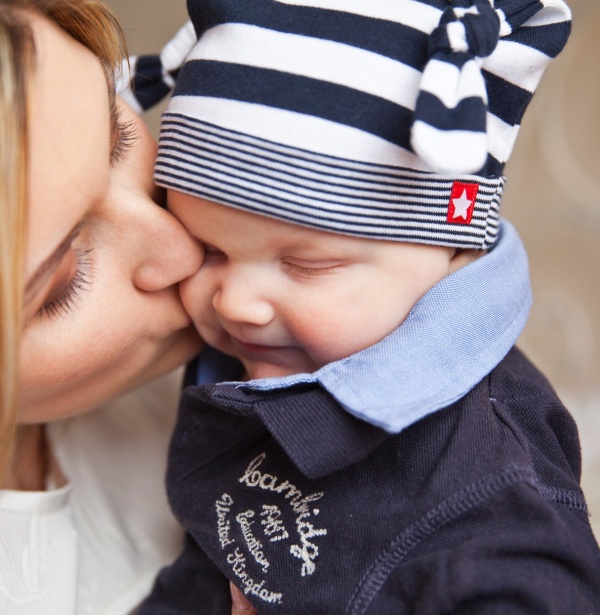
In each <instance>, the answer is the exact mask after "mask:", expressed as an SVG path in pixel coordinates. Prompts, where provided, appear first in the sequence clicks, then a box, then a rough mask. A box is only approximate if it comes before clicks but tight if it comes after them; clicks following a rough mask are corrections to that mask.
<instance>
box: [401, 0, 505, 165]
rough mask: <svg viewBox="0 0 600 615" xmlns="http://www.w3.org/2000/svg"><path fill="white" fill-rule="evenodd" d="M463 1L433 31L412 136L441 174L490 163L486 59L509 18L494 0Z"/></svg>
mask: <svg viewBox="0 0 600 615" xmlns="http://www.w3.org/2000/svg"><path fill="white" fill-rule="evenodd" d="M459 1H460V0H453V3H454V5H453V6H451V7H449V8H448V9H446V10H445V11H444V12H443V13H442V17H441V19H440V23H439V25H438V26H437V28H436V29H435V30H434V31H433V32H432V33H431V36H430V39H429V60H428V62H427V64H426V66H425V69H424V71H423V76H422V78H421V84H420V91H419V94H418V96H417V102H416V107H415V115H414V122H413V127H412V135H411V142H412V146H413V148H414V150H415V152H416V153H417V154H418V155H419V156H421V158H423V159H424V160H425V162H427V163H428V164H429V165H430V166H431V167H432V168H433V169H434V170H435V171H437V172H439V173H475V172H477V171H479V170H480V169H481V168H482V167H483V166H484V164H485V162H486V159H487V152H488V147H487V137H486V116H487V103H488V100H487V91H486V86H485V80H484V78H483V75H482V74H481V63H482V61H483V59H484V58H486V57H487V56H489V55H491V54H492V53H493V51H494V49H495V48H496V46H497V44H498V40H499V38H500V33H501V27H502V24H503V21H504V20H503V15H502V13H500V15H499V14H498V13H497V12H496V11H495V10H494V8H493V6H491V4H490V0H474V1H473V2H472V4H471V6H467V7H465V6H456V4H458V2H459ZM461 4H464V2H463V3H461ZM501 17H502V18H501Z"/></svg>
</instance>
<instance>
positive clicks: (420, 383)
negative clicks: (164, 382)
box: [198, 221, 531, 433]
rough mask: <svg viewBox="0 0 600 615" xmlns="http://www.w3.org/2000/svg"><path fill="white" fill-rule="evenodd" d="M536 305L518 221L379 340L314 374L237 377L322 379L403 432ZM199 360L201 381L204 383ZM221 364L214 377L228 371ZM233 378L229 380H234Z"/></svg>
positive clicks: (373, 418)
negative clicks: (517, 230)
mask: <svg viewBox="0 0 600 615" xmlns="http://www.w3.org/2000/svg"><path fill="white" fill-rule="evenodd" d="M530 307H531V288H530V283H529V271H528V262H527V255H526V253H525V249H524V247H523V244H522V242H521V240H520V238H519V236H518V234H517V232H516V231H515V229H514V228H513V226H512V225H511V224H510V223H508V222H506V221H503V222H502V226H501V233H500V238H499V240H498V242H497V244H496V246H495V247H494V249H493V250H492V251H491V252H489V253H488V254H486V255H485V256H484V257H482V258H480V259H478V260H476V261H475V262H473V263H471V264H469V265H467V266H466V267H463V268H462V269H459V270H458V271H457V272H455V273H453V274H452V275H450V276H448V277H447V278H444V279H443V280H442V281H441V282H439V283H438V284H436V285H435V286H434V287H433V288H432V289H431V290H430V291H429V292H427V293H426V294H425V295H424V296H423V297H422V298H421V299H420V300H419V301H418V302H417V303H416V304H415V306H414V308H413V309H412V310H411V312H410V314H409V315H408V317H407V318H406V320H405V321H404V322H403V323H402V325H401V326H400V327H398V328H397V329H396V330H395V331H393V332H392V333H390V334H389V335H388V336H387V337H385V338H384V339H383V340H382V341H381V342H379V343H377V344H375V345H374V346H371V347H369V348H366V349H365V350H362V351H360V352H358V353H356V354H354V355H352V356H350V357H348V358H346V359H342V360H340V361H336V362H334V363H330V364H328V365H325V366H324V367H322V368H321V369H319V370H318V371H316V372H314V373H313V374H295V375H292V376H286V377H284V378H264V379H260V380H251V381H249V382H240V383H237V385H238V386H239V387H247V388H249V389H252V390H258V391H268V390H277V389H285V388H288V387H290V386H293V385H296V384H300V383H318V384H319V385H320V386H321V387H322V388H323V389H325V390H326V391H328V392H329V394H330V395H331V396H332V397H334V398H335V399H336V401H337V402H338V403H339V404H340V405H341V406H342V407H343V408H345V409H346V411H347V412H349V413H350V414H353V415H354V416H356V417H358V418H360V419H362V420H364V421H366V422H368V423H371V424H373V425H376V426H378V427H381V428H383V429H385V430H386V431H388V432H390V433H398V432H400V431H402V430H403V429H404V428H406V427H408V426H409V425H411V424H413V423H415V422H416V421H418V420H420V419H421V418H423V417H424V416H426V415H428V414H430V413H432V412H435V411H437V410H440V409H441V408H445V407H447V406H449V405H450V404H452V403H453V402H455V401H457V400H458V399H460V398H461V397H464V395H465V394H466V393H467V392H468V391H470V390H471V389H472V388H473V387H474V386H475V385H476V384H477V383H478V382H479V381H480V380H481V379H482V378H484V377H485V376H486V375H487V374H488V373H489V372H490V371H492V369H494V367H495V366H496V365H498V363H499V362H500V361H501V360H502V359H503V358H504V356H505V355H506V354H507V353H508V351H509V350H510V349H511V348H512V346H513V345H514V344H515V342H516V341H517V338H518V337H519V335H520V334H521V332H522V331H523V328H524V327H525V323H526V322H527V317H528V315H529V309H530ZM203 365H206V362H204V361H202V360H201V361H200V367H199V373H198V376H199V378H198V380H199V381H200V382H207V381H209V380H207V378H206V376H207V374H203V373H202V372H203V370H204V368H203ZM229 366H230V364H228V363H224V364H223V369H220V370H217V371H219V372H220V374H218V376H220V378H219V377H217V374H215V373H214V365H213V373H212V374H211V376H210V378H211V380H210V381H212V382H215V381H216V380H223V379H224V378H231V375H232V372H231V371H230V369H229ZM229 384H231V383H229Z"/></svg>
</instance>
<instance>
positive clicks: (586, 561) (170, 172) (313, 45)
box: [141, 0, 600, 615]
mask: <svg viewBox="0 0 600 615" xmlns="http://www.w3.org/2000/svg"><path fill="white" fill-rule="evenodd" d="M188 6H189V9H190V13H191V18H192V21H193V23H194V26H195V30H196V33H197V35H198V37H199V40H198V43H197V44H196V46H195V47H194V50H193V51H192V53H191V54H190V56H189V57H188V58H187V61H186V63H185V65H184V67H183V69H182V71H181V74H180V76H179V79H178V81H177V85H176V89H175V93H174V96H173V98H172V100H171V101H170V103H169V108H168V110H167V112H166V114H165V115H164V118H163V125H162V131H161V142H160V150H159V158H158V162H157V167H156V180H157V182H158V183H159V184H160V185H162V186H164V187H166V188H167V189H168V202H169V208H170V209H171V211H173V212H174V214H175V215H176V216H177V217H178V218H179V219H180V220H181V222H182V223H183V224H184V225H185V226H186V228H187V229H188V230H189V232H190V233H191V234H192V235H193V236H194V237H195V238H197V240H198V241H199V242H201V243H202V245H203V246H204V249H205V253H206V257H205V261H204V264H203V265H202V267H201V268H200V270H199V271H198V272H197V273H196V274H195V275H194V276H193V277H191V278H189V279H188V280H186V281H185V282H184V283H183V284H182V286H181V294H182V298H183V302H184V304H185V306H186V309H187V310H188V312H189V313H190V314H191V316H192V319H193V321H194V323H195V325H196V327H197V329H198V331H199V332H200V334H201V335H202V337H203V338H204V339H205V340H206V342H207V344H208V345H209V346H208V347H207V349H206V351H205V352H204V353H203V354H202V355H201V356H200V357H199V358H198V360H197V361H196V362H195V363H194V364H192V365H191V366H190V367H189V369H188V372H187V377H186V385H187V386H186V388H185V390H184V393H183V397H182V401H181V407H180V414H179V418H178V424H177V427H176V430H175V434H174V436H173V440H172V445H171V450H170V459H169V471H168V479H167V483H168V492H169V498H170V502H171V505H172V508H173V510H174V512H175V514H176V515H177V517H178V518H179V520H180V522H181V523H182V525H183V526H184V527H185V529H186V530H187V533H188V536H187V543H186V547H185V550H184V552H183V553H182V555H181V557H180V558H179V559H178V560H177V561H176V562H175V563H174V564H173V566H171V567H170V568H168V569H166V570H165V571H164V572H163V573H162V574H161V576H160V577H159V579H158V581H157V584H156V587H155V589H154V592H153V594H152V596H151V598H150V599H149V601H148V602H147V604H146V605H145V607H144V608H143V609H142V611H141V613H142V614H143V615H157V614H167V613H168V614H170V615H173V614H179V613H181V614H183V613H219V614H220V613H228V612H229V609H230V603H229V593H228V591H227V585H228V583H229V581H230V580H231V581H233V582H234V583H235V584H236V585H237V586H238V587H240V588H241V589H242V590H243V592H244V593H245V594H246V596H247V597H248V599H249V600H250V601H251V602H252V603H253V604H254V605H255V607H256V608H257V610H258V611H259V612H260V613H262V614H264V615H268V614H275V613H280V614H282V615H284V614H285V615H315V614H327V615H337V614H339V615H342V614H349V615H350V614H352V615H357V614H359V613H360V614H362V613H372V614H374V615H382V614H383V615H387V614H392V613H393V614H394V615H397V614H400V613H407V614H409V613H410V614H412V615H414V614H421V613H422V614H431V613H436V614H437V613H451V612H452V613H511V614H514V613H542V612H543V613H588V612H590V613H591V612H596V611H597V610H598V608H600V587H599V584H598V578H597V571H598V570H600V551H599V549H598V545H597V543H596V541H595V539H594V537H593V534H592V532H591V529H590V526H589V523H588V520H587V512H586V504H585V499H584V496H583V494H582V492H581V489H580V487H579V478H580V477H579V474H580V457H579V441H578V436H577V431H576V427H575V425H574V423H573V420H572V418H571V417H570V416H569V414H568V412H567V411H566V410H565V408H564V407H563V406H562V404H561V402H560V401H559V400H558V398H557V397H556V395H555V393H554V392H553V390H552V388H551V387H550V385H549V384H548V382H547V381H546V380H545V379H544V377H543V376H542V375H541V374H540V373H539V372H538V371H537V370H536V369H535V368H534V367H533V366H532V365H531V364H530V363H529V362H528V361H527V359H526V358H525V357H524V356H523V355H522V354H521V353H520V352H519V351H518V350H517V349H515V348H514V344H515V342H516V340H517V338H518V336H519V334H520V333H521V331H522V329H523V327H524V325H525V322H526V319H527V315H528V310H529V305H530V291H529V281H528V274H527V259H526V255H525V253H524V250H523V247H522V244H521V242H520V240H519V238H518V236H517V235H516V232H515V231H514V229H513V228H512V227H511V226H510V225H509V224H508V223H507V222H500V218H499V204H500V198H501V194H502V189H503V186H504V178H503V177H502V170H503V167H504V164H505V162H506V160H507V158H508V156H509V153H510V151H511V149H512V145H513V143H514V139H515V135H516V132H517V131H518V128H519V125H520V122H521V118H522V115H523V113H524V111H525V108H526V106H527V104H528V102H529V100H530V98H531V96H532V95H533V91H534V89H535V87H536V85H537V83H538V81H539V79H540V77H541V74H542V72H543V69H544V68H545V66H546V64H547V63H548V62H549V60H550V58H551V57H554V56H555V55H556V54H557V53H558V52H559V51H560V49H561V48H562V47H563V45H564V43H565V41H566V39H567V37H568V33H569V29H570V13H569V10H568V8H567V7H566V6H565V5H564V4H563V3H562V1H561V0H552V1H550V0H542V1H540V0H496V1H495V2H494V3H491V2H489V1H488V0H474V1H471V0H465V1H460V2H459V1H456V2H454V1H453V2H447V1H446V0H443V1H442V0H404V1H400V0H398V1H397V2H391V1H389V0H388V1H383V0H381V1H377V0H369V2H365V3H363V2H355V1H352V0H346V1H345V2H339V1H336V0H295V1H294V2H291V1H288V0H254V1H252V2H248V1H247V0H246V1H242V0H204V1H200V0H190V1H189V2H188Z"/></svg>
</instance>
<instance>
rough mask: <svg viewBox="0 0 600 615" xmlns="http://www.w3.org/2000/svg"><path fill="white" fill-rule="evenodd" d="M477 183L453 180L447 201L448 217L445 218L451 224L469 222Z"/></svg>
mask: <svg viewBox="0 0 600 615" xmlns="http://www.w3.org/2000/svg"><path fill="white" fill-rule="evenodd" d="M478 190H479V184H463V183H462V182H454V183H453V184H452V192H451V193H450V202H449V203H448V217H447V218H446V220H447V221H448V222H450V223H451V224H471V219H472V218H473V210H474V209H475V199H476V198H477V191H478Z"/></svg>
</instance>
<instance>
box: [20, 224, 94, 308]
mask: <svg viewBox="0 0 600 615" xmlns="http://www.w3.org/2000/svg"><path fill="white" fill-rule="evenodd" d="M83 224H84V223H83V221H81V222H79V223H78V224H77V225H76V226H74V227H73V228H72V229H71V231H70V232H69V234H68V235H67V236H66V237H65V238H64V239H63V240H62V241H61V242H60V243H59V244H58V246H56V248H55V250H54V252H52V254H50V256H48V258H47V259H46V260H44V261H43V262H42V263H41V264H40V266H39V267H38V268H37V269H36V270H35V272H34V273H33V274H32V275H31V276H30V277H29V279H28V280H27V283H26V284H25V295H24V298H23V304H24V306H26V305H28V304H29V303H30V302H31V300H32V299H33V298H34V297H35V296H36V295H37V294H38V293H39V291H40V290H41V289H42V288H43V287H44V284H45V283H46V282H47V280H48V278H49V277H50V276H51V275H52V273H53V272H54V271H55V270H56V268H57V267H58V265H59V263H60V261H61V260H62V258H63V257H64V255H65V254H66V253H67V251H68V250H69V248H70V247H71V244H72V243H73V241H74V240H75V238H76V237H77V235H79V233H80V232H81V227H82V226H83Z"/></svg>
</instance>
